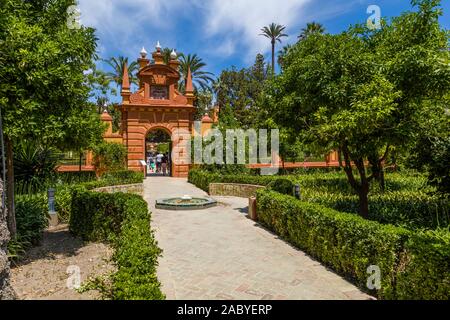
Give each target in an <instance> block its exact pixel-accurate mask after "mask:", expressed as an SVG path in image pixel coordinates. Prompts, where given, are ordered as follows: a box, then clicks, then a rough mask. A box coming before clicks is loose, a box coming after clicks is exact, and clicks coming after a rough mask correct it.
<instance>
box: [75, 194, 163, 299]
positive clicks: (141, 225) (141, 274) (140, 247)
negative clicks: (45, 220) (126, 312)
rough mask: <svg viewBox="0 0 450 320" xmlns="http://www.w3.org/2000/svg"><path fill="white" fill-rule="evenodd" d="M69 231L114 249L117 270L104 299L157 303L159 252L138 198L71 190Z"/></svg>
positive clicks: (142, 201) (161, 294)
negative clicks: (105, 243)
mask: <svg viewBox="0 0 450 320" xmlns="http://www.w3.org/2000/svg"><path fill="white" fill-rule="evenodd" d="M70 231H71V232H72V233H74V234H76V235H79V236H81V237H82V238H83V239H84V240H89V241H106V242H108V243H110V244H111V245H112V246H113V247H114V249H115V252H114V255H113V261H114V262H115V264H116V266H117V268H118V270H117V272H116V273H115V274H114V275H113V276H112V287H111V290H110V292H109V293H108V298H110V299H114V300H161V299H164V294H163V293H162V292H161V290H160V283H159V281H158V279H157V277H156V266H157V264H158V257H159V256H160V255H161V249H160V248H159V247H158V245H157V242H156V240H155V238H154V235H153V231H152V230H151V229H150V214H149V212H148V209H147V203H146V202H145V201H144V199H142V197H140V196H137V195H132V194H124V193H115V194H107V193H97V192H91V191H87V190H75V191H74V193H73V195H72V214H71V216H70Z"/></svg>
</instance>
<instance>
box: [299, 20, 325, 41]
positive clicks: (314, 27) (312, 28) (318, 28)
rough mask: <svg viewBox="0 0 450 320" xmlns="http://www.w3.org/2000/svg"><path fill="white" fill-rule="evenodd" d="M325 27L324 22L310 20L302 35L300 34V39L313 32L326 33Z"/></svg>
mask: <svg viewBox="0 0 450 320" xmlns="http://www.w3.org/2000/svg"><path fill="white" fill-rule="evenodd" d="M324 32H325V28H324V27H323V25H322V24H320V23H317V22H314V21H313V22H309V23H307V24H306V28H303V29H302V31H301V33H300V35H299V36H298V39H299V40H300V41H302V40H305V39H306V38H307V37H309V36H310V35H312V34H316V33H324Z"/></svg>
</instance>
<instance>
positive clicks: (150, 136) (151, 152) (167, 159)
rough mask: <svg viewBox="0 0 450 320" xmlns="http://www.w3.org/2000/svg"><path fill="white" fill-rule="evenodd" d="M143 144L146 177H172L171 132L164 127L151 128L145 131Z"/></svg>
mask: <svg viewBox="0 0 450 320" xmlns="http://www.w3.org/2000/svg"><path fill="white" fill-rule="evenodd" d="M144 143H145V145H144V150H145V158H146V161H147V175H150V176H151V175H161V174H163V175H166V176H170V177H172V176H173V172H174V170H173V163H172V159H171V155H172V148H173V143H172V132H171V131H170V130H169V129H167V128H165V127H152V128H150V129H149V130H148V131H147V133H146V135H145V140H144ZM164 163H165V165H164Z"/></svg>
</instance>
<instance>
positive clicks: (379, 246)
mask: <svg viewBox="0 0 450 320" xmlns="http://www.w3.org/2000/svg"><path fill="white" fill-rule="evenodd" d="M257 212H258V219H259V220H260V222H261V223H262V224H263V225H265V226H266V227H268V228H269V229H271V230H273V231H274V232H275V233H277V234H278V235H280V236H281V237H282V238H284V239H285V240H287V241H288V242H290V243H292V244H294V245H295V246H297V247H299V248H300V249H302V250H304V251H305V252H307V253H308V254H310V255H311V256H313V257H315V258H316V259H318V260H319V261H321V262H323V263H324V264H326V265H328V266H330V267H331V268H332V269H334V270H335V271H336V272H338V273H340V274H342V275H343V276H345V277H347V278H348V279H350V280H352V281H353V282H354V283H355V284H357V285H358V286H359V287H360V288H362V289H364V290H366V291H370V290H369V289H368V288H367V286H366V283H367V279H368V277H369V274H368V273H367V268H368V267H369V266H370V265H376V266H378V267H379V268H380V270H381V289H379V290H376V291H371V293H372V294H375V295H377V296H378V297H379V298H382V299H449V298H450V268H449V261H450V250H449V237H448V231H442V234H444V235H445V236H442V235H441V236H437V235H436V234H433V233H431V232H428V233H415V232H413V231H409V230H407V229H403V228H399V227H394V226H390V225H383V224H380V223H378V222H374V221H369V220H365V219H363V218H361V217H359V216H357V215H353V214H348V213H342V212H339V211H336V210H333V209H330V208H326V207H323V206H321V205H319V204H314V203H308V202H302V201H299V200H296V199H295V198H293V197H291V196H286V195H282V194H279V193H277V192H274V191H271V190H267V189H262V190H259V191H258V192H257Z"/></svg>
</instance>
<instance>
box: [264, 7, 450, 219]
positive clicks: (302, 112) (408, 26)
mask: <svg viewBox="0 0 450 320" xmlns="http://www.w3.org/2000/svg"><path fill="white" fill-rule="evenodd" d="M412 4H413V5H417V6H418V7H419V8H418V10H417V11H416V12H406V13H404V14H402V15H401V16H399V17H396V18H393V19H392V20H391V21H384V22H383V26H382V28H381V29H380V30H369V29H367V28H366V27H365V26H357V27H352V28H350V29H349V30H348V31H346V32H343V33H341V34H337V35H321V34H313V35H311V36H309V37H307V38H306V39H304V40H303V41H300V42H299V43H298V44H296V45H295V46H294V47H293V48H292V49H291V50H289V52H288V53H287V55H286V56H285V57H284V67H283V72H282V74H281V75H280V76H278V77H276V78H275V79H274V80H273V81H272V82H271V84H270V85H269V86H268V90H267V92H266V99H267V106H268V109H269V114H270V115H271V117H272V118H273V119H274V121H275V122H276V123H277V124H278V125H279V126H282V127H286V128H290V129H291V130H294V132H296V133H298V136H299V137H300V139H301V140H302V141H303V142H304V143H306V144H308V145H310V146H312V147H314V148H315V149H317V150H320V151H322V152H323V153H326V152H328V151H330V150H333V149H335V150H336V149H338V150H340V152H341V154H342V155H343V158H344V161H343V162H344V170H345V173H346V175H347V178H348V182H349V183H350V185H351V186H352V188H353V189H354V190H355V192H356V193H357V194H358V195H359V203H360V213H361V215H362V216H364V217H367V216H368V210H369V209H368V194H369V190H370V184H371V182H372V181H373V180H375V181H376V180H379V181H382V171H383V162H384V160H385V159H386V157H387V156H388V155H389V152H390V150H391V148H394V147H395V148H401V147H403V146H405V145H407V144H408V143H410V139H411V137H412V134H413V133H414V132H415V131H416V130H418V128H420V126H419V124H420V123H421V122H422V121H423V119H426V118H427V117H429V116H430V114H432V113H434V112H439V109H442V105H443V104H444V102H443V97H444V95H445V94H446V93H447V92H448V91H449V90H450V66H449V64H448V63H444V62H443V61H448V60H447V59H448V55H449V52H448V51H447V50H443V48H447V47H448V42H449V33H448V32H447V31H446V30H443V29H442V28H441V27H440V25H439V21H438V18H439V16H440V15H441V14H442V12H441V10H440V7H439V5H440V1H439V0H421V1H419V0H417V1H413V2H412ZM430 101H432V102H433V104H432V105H433V106H435V108H430V107H425V106H429V105H430V103H429V102H430ZM367 162H369V164H370V166H369V167H370V168H371V170H370V171H369V170H368V166H367V165H366V164H367ZM355 167H356V169H357V170H356V172H355V171H354V170H353V169H354V168H355Z"/></svg>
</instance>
